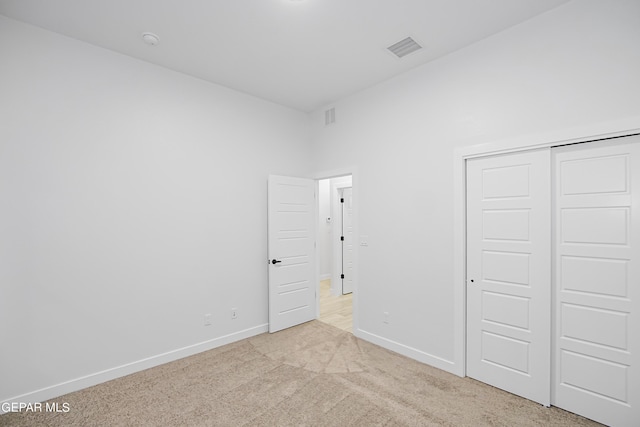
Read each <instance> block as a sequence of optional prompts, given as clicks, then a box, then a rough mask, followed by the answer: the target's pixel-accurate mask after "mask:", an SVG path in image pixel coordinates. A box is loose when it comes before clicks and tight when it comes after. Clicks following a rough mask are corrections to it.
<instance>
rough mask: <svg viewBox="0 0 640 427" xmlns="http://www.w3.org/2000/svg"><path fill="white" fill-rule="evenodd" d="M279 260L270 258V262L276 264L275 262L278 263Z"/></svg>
mask: <svg viewBox="0 0 640 427" xmlns="http://www.w3.org/2000/svg"><path fill="white" fill-rule="evenodd" d="M279 262H282V261H279V260H277V259H272V260H271V264H277V263H279Z"/></svg>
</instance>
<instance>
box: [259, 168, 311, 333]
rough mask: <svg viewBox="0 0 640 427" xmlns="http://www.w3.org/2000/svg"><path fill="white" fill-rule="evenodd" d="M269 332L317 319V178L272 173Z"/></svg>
mask: <svg viewBox="0 0 640 427" xmlns="http://www.w3.org/2000/svg"><path fill="white" fill-rule="evenodd" d="M268 205H269V206H268V233H269V236H268V239H269V260H268V261H269V332H276V331H279V330H282V329H285V328H289V327H291V326H295V325H298V324H300V323H304V322H308V321H310V320H313V319H315V317H316V312H315V307H316V293H315V289H316V287H315V285H314V274H315V264H314V262H315V235H316V230H315V206H316V205H315V181H313V180H311V179H304V178H295V177H287V176H277V175H270V176H269V189H268Z"/></svg>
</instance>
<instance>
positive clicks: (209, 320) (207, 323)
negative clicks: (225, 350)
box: [204, 314, 211, 326]
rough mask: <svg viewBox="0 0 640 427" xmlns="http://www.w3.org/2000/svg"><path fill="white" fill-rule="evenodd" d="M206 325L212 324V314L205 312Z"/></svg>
mask: <svg viewBox="0 0 640 427" xmlns="http://www.w3.org/2000/svg"><path fill="white" fill-rule="evenodd" d="M204 326H211V315H210V314H205V315H204Z"/></svg>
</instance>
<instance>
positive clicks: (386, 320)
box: [382, 311, 389, 325]
mask: <svg viewBox="0 0 640 427" xmlns="http://www.w3.org/2000/svg"><path fill="white" fill-rule="evenodd" d="M382 323H386V324H387V325H388V324H389V312H388V311H385V312H383V313H382Z"/></svg>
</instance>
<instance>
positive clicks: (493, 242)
mask: <svg viewBox="0 0 640 427" xmlns="http://www.w3.org/2000/svg"><path fill="white" fill-rule="evenodd" d="M550 179H551V178H550V153H549V149H545V150H536V151H530V152H526V153H518V154H509V155H499V156H493V157H483V158H478V159H470V160H468V161H467V375H468V376H470V377H472V378H475V379H478V380H479V381H482V382H485V383H487V384H491V385H493V386H495V387H498V388H501V389H503V390H507V391H509V392H511V393H514V394H517V395H519V396H522V397H525V398H527V399H531V400H533V401H536V402H539V403H541V404H543V405H547V406H548V405H549V404H550V394H551V384H550V377H551V368H550V363H551V362H550V360H551V353H550V344H551V342H550V327H551V316H550V312H551V308H550V304H551V302H550V298H551V266H550V265H551V258H550V255H549V252H550V245H551V218H550V210H551V207H550V192H551V182H550Z"/></svg>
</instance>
